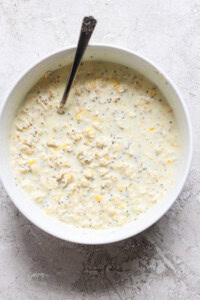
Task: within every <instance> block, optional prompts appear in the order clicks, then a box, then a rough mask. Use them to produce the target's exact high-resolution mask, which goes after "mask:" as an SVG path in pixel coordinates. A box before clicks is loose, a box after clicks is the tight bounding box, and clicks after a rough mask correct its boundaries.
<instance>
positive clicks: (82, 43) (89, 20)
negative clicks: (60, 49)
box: [58, 17, 97, 114]
mask: <svg viewBox="0 0 200 300" xmlns="http://www.w3.org/2000/svg"><path fill="white" fill-rule="evenodd" d="M96 23H97V20H96V19H95V18H93V17H84V18H83V22H82V26H81V32H80V36H79V41H78V46H77V49H76V54H75V58H74V62H73V65H72V69H71V73H70V76H69V79H68V82H67V85H66V88H65V91H64V94H63V97H62V100H61V102H60V106H59V108H58V113H59V114H63V113H64V105H65V103H66V101H67V97H68V95H69V92H70V89H71V86H72V84H73V81H74V78H75V76H76V73H77V71H78V67H79V65H80V63H81V59H82V57H83V54H84V52H85V50H86V48H87V46H88V43H89V40H90V38H91V36H92V33H93V31H94V28H95V26H96Z"/></svg>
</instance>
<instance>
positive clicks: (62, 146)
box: [60, 144, 68, 148]
mask: <svg viewBox="0 0 200 300" xmlns="http://www.w3.org/2000/svg"><path fill="white" fill-rule="evenodd" d="M67 146H68V144H62V145H60V148H66V147H67Z"/></svg>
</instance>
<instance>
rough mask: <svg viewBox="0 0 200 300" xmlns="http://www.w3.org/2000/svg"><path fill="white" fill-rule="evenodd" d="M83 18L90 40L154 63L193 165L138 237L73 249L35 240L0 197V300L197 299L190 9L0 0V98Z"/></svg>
mask: <svg viewBox="0 0 200 300" xmlns="http://www.w3.org/2000/svg"><path fill="white" fill-rule="evenodd" d="M84 15H94V16H95V17H97V19H98V26H97V28H96V31H95V34H94V37H93V39H92V40H93V42H100V43H113V44H116V45H120V46H125V47H128V48H130V49H131V50H135V51H137V52H139V53H141V54H142V55H145V56H147V57H148V58H150V59H151V60H152V61H154V62H155V63H156V64H157V65H159V66H160V67H161V68H162V69H163V70H164V71H166V73H167V74H168V75H169V76H170V77H171V78H172V80H174V82H175V83H176V84H177V86H178V87H179V89H180V91H181V92H182V94H183V96H184V99H185V101H186V103H187V106H188V108H189V111H190V114H191V116H192V123H193V132H194V141H195V149H194V157H193V165H192V168H191V172H190V175H189V177H188V180H187V183H186V185H185V188H184V190H183V192H182V193H181V195H180V197H179V199H178V200H177V201H176V203H175V205H174V206H173V207H172V209H171V210H170V211H169V212H168V213H167V214H166V215H165V216H164V217H163V218H162V219H161V220H160V221H159V222H157V224H155V225H154V226H152V227H151V228H150V229H149V230H147V231H146V232H144V233H142V234H140V235H138V236H137V237H136V238H131V239H129V240H126V241H124V242H119V243H116V244H112V245H105V246H81V245H75V244H71V243H67V242H63V241H61V240H58V239H56V238H53V237H51V236H49V235H48V234H46V233H44V232H42V231H41V230H39V229H38V228H36V227H35V226H34V225H32V224H31V223H30V222H29V221H28V220H27V219H25V218H24V217H23V216H22V215H21V213H19V212H18V211H17V209H16V208H15V207H14V205H13V204H12V202H11V201H10V199H9V198H8V196H7V195H6V193H5V191H4V189H3V188H2V187H1V192H0V299H1V300H7V299H9V300H10V299H11V300H18V299H19V300H24V299H25V300H29V299H30V300H36V299H39V300H43V299H45V300H46V299H50V300H51V299H52V300H54V299H56V300H62V299H67V300H68V299H70V300H71V299H102V300H107V299H127V300H128V299H136V300H143V299H156V300H157V299H158V300H160V299H162V300H165V299H169V300H177V299H192V300H197V299H200V185H199V173H200V169H199V163H200V158H199V153H198V152H199V146H200V128H199V123H200V122H199V116H200V100H199V93H200V1H198V0H176V1H175V0H134V1H133V0H121V1H120V0H84V1H83V0H51V1H50V0H18V1H17V0H9V1H8V0H0V45H1V48H0V66H1V67H0V94H1V97H2V98H3V97H4V96H5V94H6V93H7V91H8V90H9V88H10V87H11V85H12V84H13V83H14V81H15V79H16V77H18V76H19V74H20V73H21V72H23V71H24V69H26V68H27V67H29V66H30V65H31V64H32V63H33V62H36V61H37V60H38V59H39V58H41V57H43V56H45V55H47V54H49V53H50V52H52V51H54V50H58V49H59V48H62V47H64V46H70V45H71V44H75V43H76V42H77V38H78V34H79V28H80V23H81V20H82V17H83V16H84Z"/></svg>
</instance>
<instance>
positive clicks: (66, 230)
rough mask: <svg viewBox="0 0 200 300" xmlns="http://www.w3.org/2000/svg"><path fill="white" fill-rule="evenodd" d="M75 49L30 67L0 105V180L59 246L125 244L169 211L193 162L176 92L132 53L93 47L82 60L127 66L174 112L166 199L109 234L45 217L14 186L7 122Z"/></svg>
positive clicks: (189, 134)
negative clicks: (175, 150) (174, 142)
mask: <svg viewBox="0 0 200 300" xmlns="http://www.w3.org/2000/svg"><path fill="white" fill-rule="evenodd" d="M74 52H75V48H74V47H73V48H67V49H64V50H61V51H59V52H56V53H54V54H52V55H50V56H48V57H46V58H44V59H42V60H40V61H39V62H38V63H37V64H35V65H33V66H32V67H30V68H29V69H28V70H27V71H26V72H25V73H24V74H23V75H22V76H21V77H20V78H19V80H18V81H17V82H16V83H15V84H14V87H13V88H12V90H11V92H10V93H9V94H8V96H7V97H6V99H5V101H4V102H3V104H2V107H1V112H0V136H1V143H0V158H1V165H0V176H1V180H2V182H3V185H4V187H5V189H6V191H7V193H8V194H9V196H10V198H11V199H12V201H13V202H14V204H15V205H16V206H17V208H18V209H19V210H20V211H21V212H22V213H23V214H24V215H25V216H26V217H27V218H28V219H29V220H30V221H31V222H33V223H34V224H35V225H36V226H38V227H40V228H41V229H43V230H44V231H46V232H48V233H50V234H52V235H53V236H56V237H59V238H61V239H63V240H67V241H72V242H76V243H83V244H104V243H111V242H115V241H119V240H123V239H126V238H128V237H131V236H134V235H136V234H138V233H139V232H141V231H143V230H145V229H146V228H148V227H149V226H151V225H152V224H153V223H155V222H156V221H157V220H158V219H159V218H160V217H161V216H163V214H164V213H166V211H167V210H168V209H169V208H170V206H171V205H172V204H173V203H174V201H175V200H176V198H177V197H178V195H179V193H180V192H181V189H182V188H183V185H184V183H185V180H186V178H187V175H188V172H189V167H190V163H191V156H192V132H191V124H190V119H189V116H188V112H187V109H186V106H185V103H184V101H183V100H182V97H181V96H180V94H179V92H178V91H177V88H176V87H175V86H174V84H173V83H172V82H171V80H169V78H168V77H167V76H166V75H165V74H164V73H163V72H162V71H161V70H160V69H159V68H157V67H156V66H155V65H154V64H152V63H151V62H150V61H149V60H147V59H145V58H143V57H141V56H140V55H138V54H135V53H133V52H131V51H128V50H125V49H122V48H119V47H113V46H109V45H92V46H90V47H89V48H88V49H87V51H86V54H85V56H84V60H88V59H92V60H94V59H100V60H104V61H111V62H116V63H120V64H123V65H126V66H128V67H130V68H133V69H135V70H136V71H138V72H140V73H142V74H144V75H145V76H146V77H147V78H149V79H150V80H151V81H153V82H154V83H155V84H156V85H157V86H158V87H159V89H160V90H161V91H162V93H163V94H164V95H165V96H166V98H167V99H168V102H169V104H170V105H171V107H172V108H173V110H174V114H175V117H176V119H177V122H178V125H179V128H180V134H181V143H182V147H181V163H180V168H179V170H178V172H177V177H176V180H175V184H174V188H173V189H172V190H171V192H170V193H168V195H167V197H166V198H165V199H163V200H162V201H160V202H159V203H158V204H156V205H155V206H154V207H153V208H152V209H150V210H149V211H148V212H147V213H145V214H144V215H143V216H141V217H140V218H138V220H136V221H134V222H131V223H129V224H126V225H125V226H123V227H117V228H112V229H108V230H92V229H80V228H75V227H72V226H69V225H67V224H65V223H61V222H60V221H58V220H56V219H54V218H52V217H50V216H47V215H46V214H45V213H44V211H42V210H41V209H40V208H39V207H38V206H37V205H36V204H34V202H33V201H32V200H31V199H29V197H28V196H27V195H26V194H25V192H24V191H23V190H22V189H21V188H20V187H19V186H17V185H16V181H15V180H14V175H13V170H12V165H11V159H10V154H9V131H10V125H11V122H12V120H13V118H14V116H15V114H16V111H17V109H18V107H19V105H20V103H21V101H20V100H23V99H24V97H25V95H26V93H27V92H28V91H29V90H30V89H31V88H32V86H33V85H34V84H35V83H36V82H37V81H38V80H39V78H40V77H41V76H42V75H43V74H44V73H45V72H46V71H48V70H54V69H57V68H59V66H60V65H62V66H63V65H66V64H68V63H70V62H72V59H73V56H74Z"/></svg>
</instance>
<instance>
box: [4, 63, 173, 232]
mask: <svg viewBox="0 0 200 300" xmlns="http://www.w3.org/2000/svg"><path fill="white" fill-rule="evenodd" d="M69 70H70V67H69V66H67V67H63V68H60V69H58V70H56V71H54V72H47V73H46V74H45V76H44V77H43V78H41V79H40V81H39V82H38V83H37V84H36V85H35V86H34V87H33V89H32V90H31V91H30V92H29V93H28V95H27V96H26V99H25V100H24V101H23V102H22V105H21V107H20V109H19V110H18V113H17V115H16V118H15V120H14V122H13V125H12V129H11V133H10V152H11V157H12V161H13V166H14V172H15V176H16V180H17V182H18V183H19V184H20V185H21V186H22V187H23V189H24V190H25V191H26V193H27V194H28V195H29V197H30V198H31V199H32V200H34V201H35V202H36V203H37V204H38V205H39V206H40V207H41V208H42V209H43V210H44V212H45V213H46V214H48V215H52V216H54V217H56V218H58V219H59V220H60V221H62V222H66V223H68V224H71V225H75V226H78V227H83V228H94V229H106V228H110V227H115V226H122V225H123V224H125V223H127V222H130V221H133V220H134V219H136V218H137V217H138V216H139V215H140V214H142V213H144V212H145V211H146V210H148V209H149V208H151V207H152V205H154V204H155V203H156V202H158V201H162V200H163V198H164V196H165V195H166V193H167V192H168V191H169V189H171V187H172V185H173V182H174V178H175V173H176V169H177V164H178V157H179V133H178V128H177V124H176V120H175V118H174V115H173V111H172V109H171V107H170V106H169V105H168V104H167V102H166V100H165V98H164V97H163V95H162V94H161V93H160V92H159V90H158V88H157V87H156V86H155V85H154V84H152V83H151V82H150V81H148V80H147V79H146V78H144V77H143V76H142V75H140V74H138V73H136V72H134V71H133V70H131V69H129V68H127V67H125V66H122V65H117V64H112V63H106V62H98V61H96V62H95V61H93V62H85V63H83V64H82V65H81V67H80V69H79V73H78V75H77V77H76V80H75V83H74V86H73V88H72V91H71V93H70V96H69V98H68V101H67V104H66V107H65V114H64V115H59V114H58V113H57V107H58V105H59V102H60V100H61V98H62V94H63V91H64V87H65V84H66V79H67V77H68V73H69ZM19 100H20V99H19ZM19 100H18V101H19ZM133 226H134V225H133Z"/></svg>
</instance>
